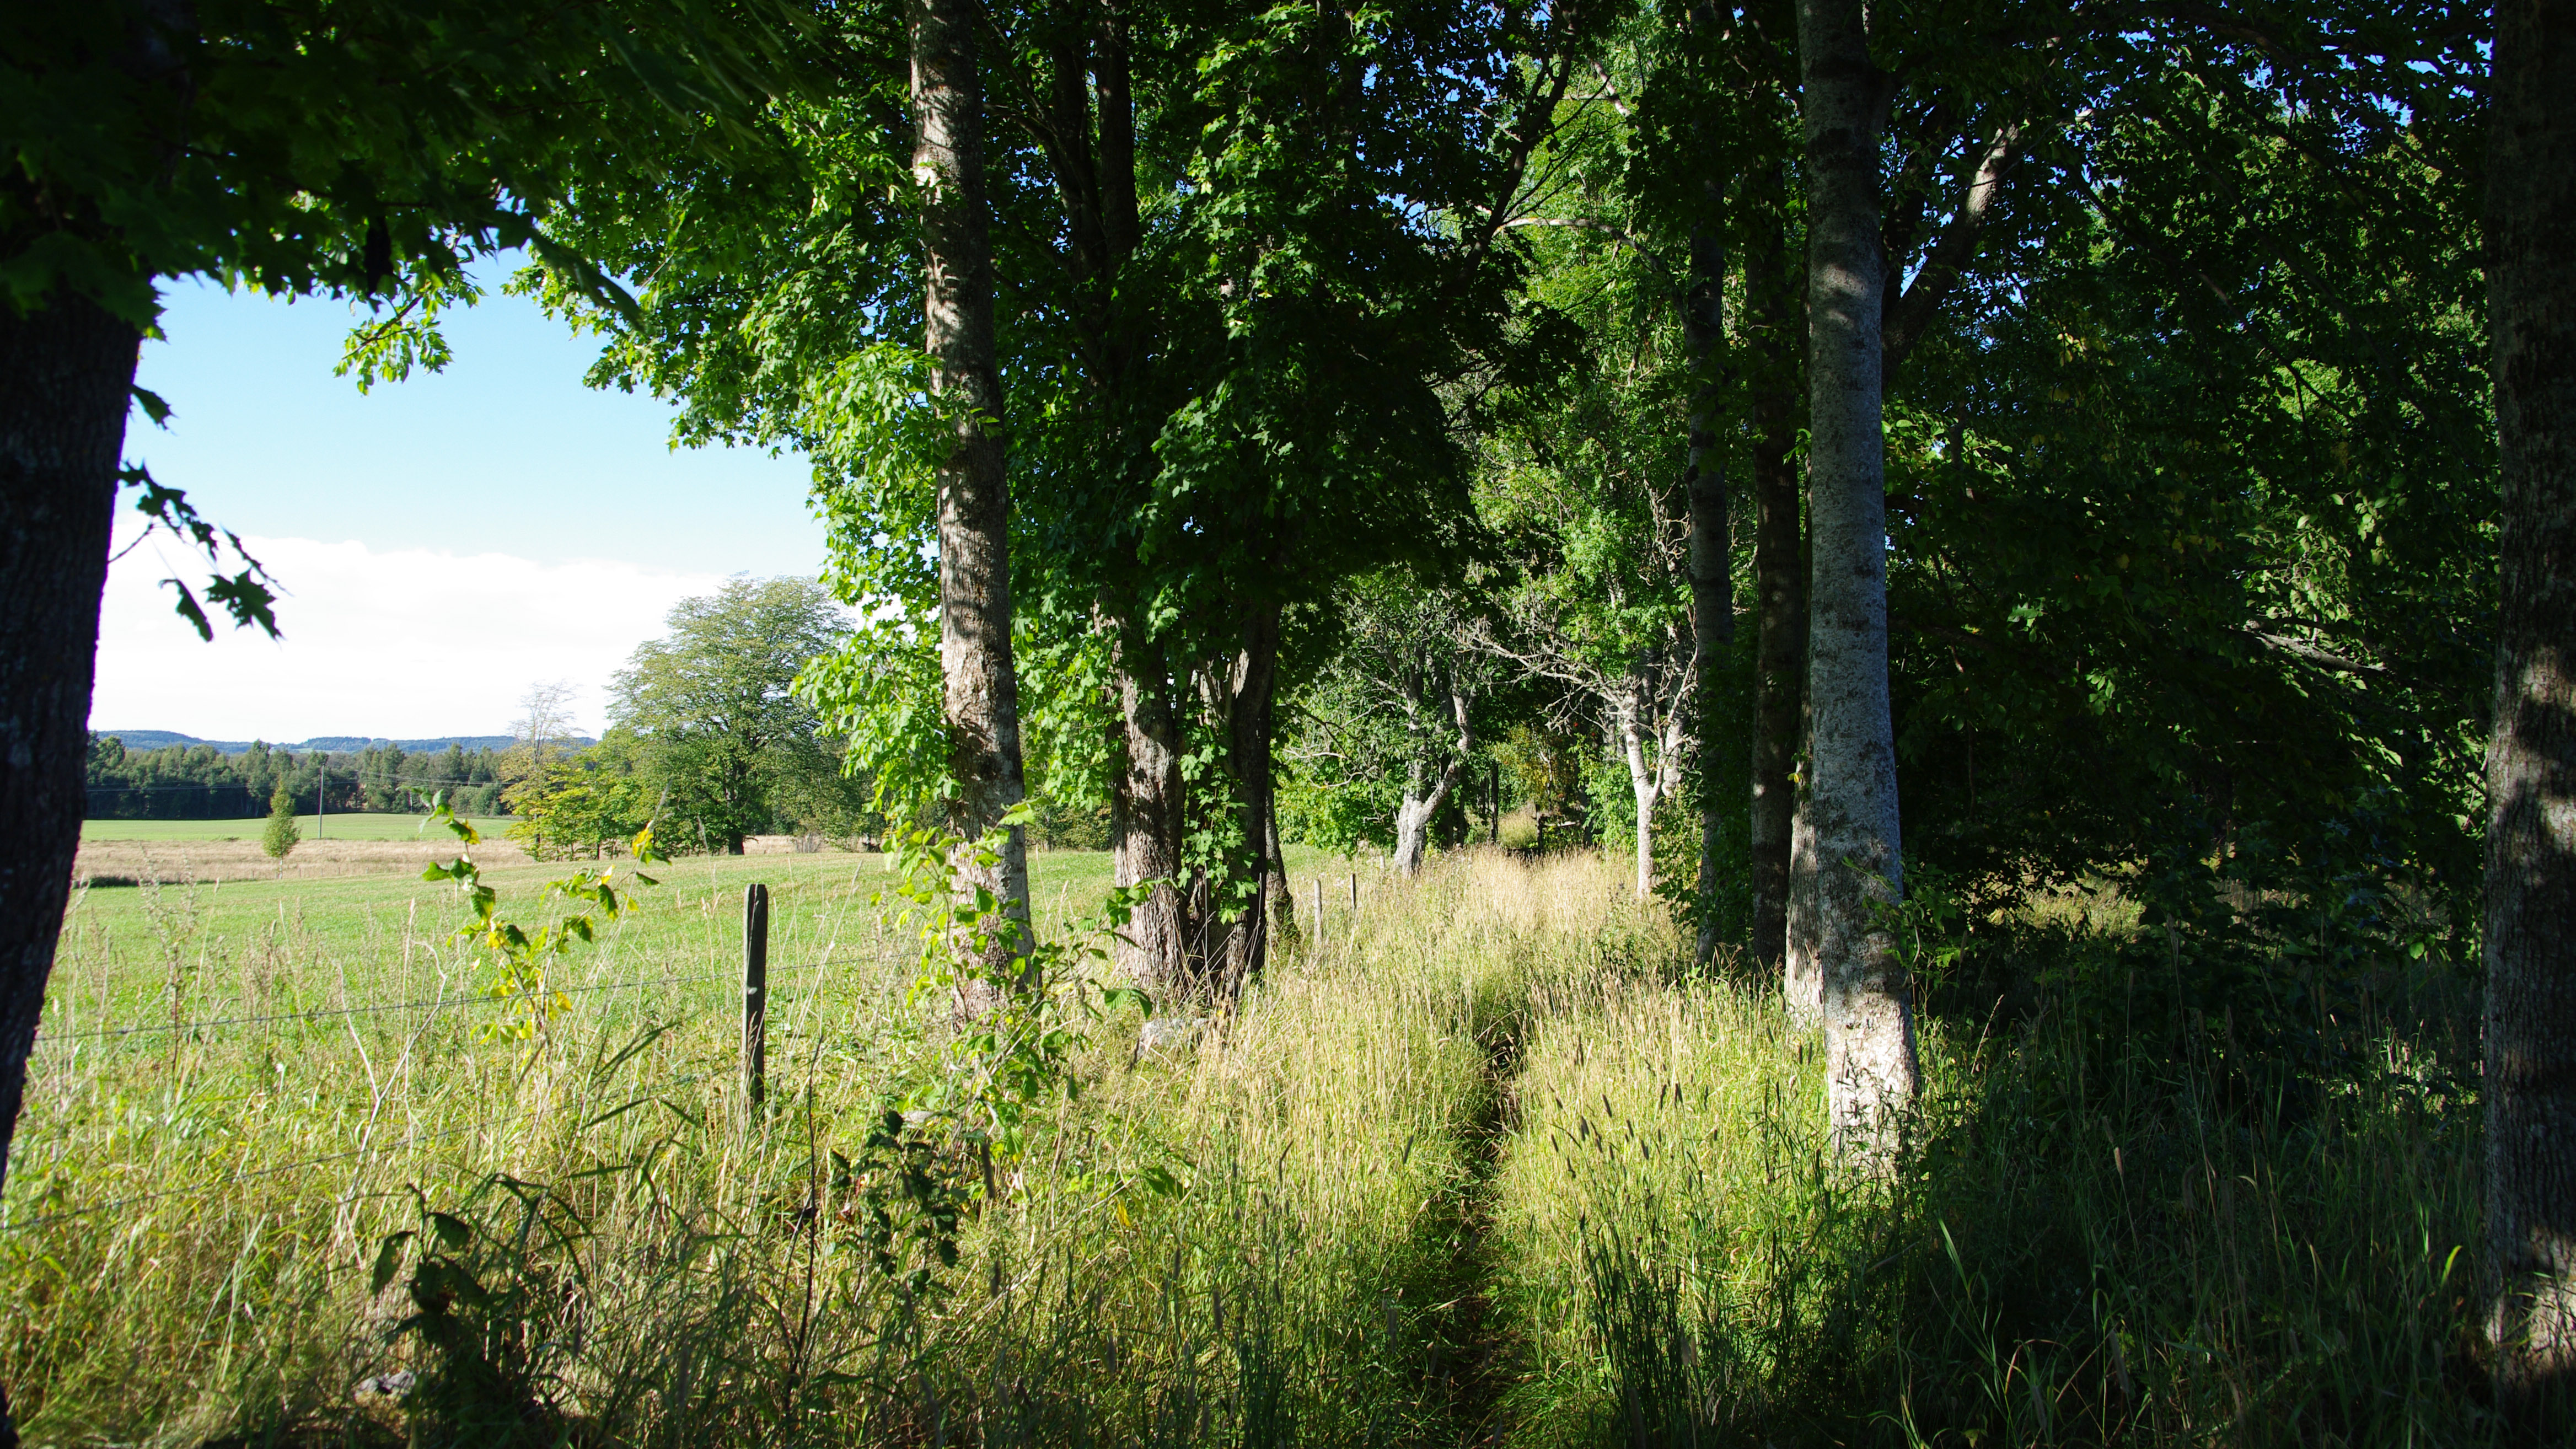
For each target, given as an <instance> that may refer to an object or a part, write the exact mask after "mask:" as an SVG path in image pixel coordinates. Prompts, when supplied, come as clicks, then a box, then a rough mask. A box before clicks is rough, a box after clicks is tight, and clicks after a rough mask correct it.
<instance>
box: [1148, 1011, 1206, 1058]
mask: <svg viewBox="0 0 2576 1449" xmlns="http://www.w3.org/2000/svg"><path fill="white" fill-rule="evenodd" d="M1207 1029H1208V1018H1206V1017H1204V1016H1156V1017H1148V1018H1147V1019H1146V1021H1145V1026H1144V1029H1143V1030H1141V1031H1139V1032H1137V1033H1136V1055H1137V1056H1139V1057H1143V1056H1146V1055H1148V1054H1151V1055H1155V1056H1181V1055H1184V1054H1186V1053H1188V1052H1190V1051H1191V1050H1193V1049H1195V1048H1196V1047H1197V1046H1198V1044H1199V1036H1200V1034H1201V1033H1203V1032H1205V1031H1206V1030H1207Z"/></svg>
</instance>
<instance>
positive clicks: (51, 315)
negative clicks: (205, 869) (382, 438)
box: [0, 300, 141, 1423]
mask: <svg viewBox="0 0 2576 1449" xmlns="http://www.w3.org/2000/svg"><path fill="white" fill-rule="evenodd" d="M140 341H141V339H140V337H139V336H138V335H137V333H136V331H135V329H134V328H133V327H132V326H131V325H129V324H127V323H124V322H120V321H118V320H117V319H116V318H114V317H112V316H110V315H108V314H107V313H106V312H105V311H103V310H101V309H100V308H99V307H97V306H96V305H95V304H93V303H90V302H87V301H79V300H57V301H55V302H54V303H53V304H52V305H51V306H48V307H46V308H45V309H44V310H42V311H40V312H36V313H33V314H32V315H29V316H25V317H21V316H18V315H17V314H16V313H15V312H14V311H13V310H12V309H10V308H9V307H8V306H7V305H6V304H0V619H6V620H7V621H8V628H7V629H6V630H5V631H0V841H5V842H7V847H6V849H5V850H0V933H5V934H6V936H7V940H6V942H5V943H0V1191H5V1190H6V1187H7V1181H8V1179H7V1171H8V1156H9V1148H10V1143H11V1140H12V1139H13V1138H14V1137H15V1136H16V1132H17V1125H18V1109H19V1106H20V1104H21V1102H22V1101H23V1099H24V1097H25V1093H26V1086H27V1054H28V1052H29V1051H31V1050H33V1048H34V1046H35V1040H36V1019H37V1017H38V1015H39V1014H40V1013H41V1012H42V1011H43V1010H44V1005H45V982H46V979H47V978H48V977H50V976H51V975H52V974H53V969H54V939H55V937H57V936H59V935H60V934H61V933H62V928H63V906H64V903H65V901H66V900H67V899H68V897H69V895H70V891H71V878H72V858H73V856H74V855H75V854H76V853H77V852H78V851H79V849H80V827H81V820H82V818H83V817H84V816H85V815H87V814H88V813H89V812H88V799H87V792H86V791H85V790H84V789H83V784H84V780H83V771H84V769H85V767H86V762H87V761H88V759H89V694H90V681H91V677H92V674H93V671H94V668H95V665H96V662H97V657H98V608H99V596H100V594H101V593H102V592H103V591H104V589H105V588H106V586H107V544H108V535H109V532H110V528H111V520H112V518H113V515H114V513H115V509H116V489H117V482H116V468H117V455H118V453H119V451H120V450H121V449H122V448H123V446H124V442H125V409H126V399H127V395H128V393H129V390H130V389H131V388H132V387H133V385H134V360H135V352H136V348H137V347H138V345H139V344H140ZM0 1423H5V1420H0Z"/></svg>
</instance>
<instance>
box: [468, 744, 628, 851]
mask: <svg viewBox="0 0 2576 1449" xmlns="http://www.w3.org/2000/svg"><path fill="white" fill-rule="evenodd" d="M598 753H599V752H597V751H589V752H585V753H584V754H583V755H581V756H579V757H577V758H575V759H573V760H571V761H569V762H566V763H564V764H560V765H556V766H554V767H552V768H550V769H548V770H547V771H545V773H543V774H541V775H538V776H536V777H534V778H532V779H528V780H524V781H521V782H520V783H519V784H517V785H514V786H512V787H510V789H509V790H508V791H507V792H506V793H505V794H504V795H503V796H502V799H503V800H504V801H506V802H507V803H508V805H509V807H510V815H511V820H510V829H509V836H510V838H511V839H512V840H515V841H517V842H518V843H519V845H520V847H521V848H522V849H524V850H526V851H527V852H528V856H529V858H530V859H532V860H570V859H572V858H573V857H575V856H579V855H588V856H592V857H594V858H595V857H597V856H599V855H602V854H604V853H606V852H607V851H608V850H609V849H611V848H612V847H614V846H615V845H618V844H620V843H622V842H624V841H625V840H626V838H627V837H629V836H632V835H634V834H636V833H637V832H639V831H641V830H643V829H644V828H645V827H646V826H647V825H649V824H651V823H652V812H653V800H652V798H651V797H650V796H649V795H647V794H646V793H645V784H644V782H643V781H642V780H640V779H638V778H636V777H635V776H633V775H619V774H612V773H610V771H609V769H608V767H607V765H606V764H605V762H603V761H602V760H600V759H598V758H596V756H597V754H598Z"/></svg>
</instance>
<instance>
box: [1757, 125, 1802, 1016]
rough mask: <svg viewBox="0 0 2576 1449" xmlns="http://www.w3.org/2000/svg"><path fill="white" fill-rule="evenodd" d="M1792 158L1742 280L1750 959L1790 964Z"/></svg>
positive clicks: (1795, 711) (1797, 702)
mask: <svg viewBox="0 0 2576 1449" xmlns="http://www.w3.org/2000/svg"><path fill="white" fill-rule="evenodd" d="M1785 169H1786V168H1785V167H1782V166H1771V167H1766V168H1764V170H1763V171H1762V172H1761V173H1760V174H1759V175H1758V176H1756V177H1755V178H1753V180H1752V186H1751V193H1750V197H1749V203H1750V204H1749V205H1748V207H1747V213H1748V217H1749V220H1750V222H1751V225H1750V227H1749V228H1748V230H1749V233H1750V245H1749V246H1748V247H1747V249H1746V253H1745V267H1744V290H1745V295H1746V302H1747V304H1748V309H1749V310H1750V311H1751V312H1752V313H1753V316H1754V319H1755V320H1754V329H1753V330H1754V334H1755V345H1754V347H1753V348H1752V352H1753V356H1754V358H1755V359H1756V362H1757V365H1758V367H1759V368H1760V372H1759V375H1758V376H1757V378H1756V379H1755V382H1754V386H1753V398H1752V403H1753V409H1752V410H1753V588H1754V597H1755V601H1756V602H1755V606H1754V607H1755V609H1756V611H1757V612H1756V622H1755V630H1756V638H1755V641H1754V673H1753V807H1752V822H1751V825H1752V836H1753V841H1752V850H1751V856H1752V868H1753V959H1754V961H1755V962H1756V963H1758V964H1760V965H1762V966H1764V967H1769V968H1773V969H1780V970H1783V971H1785V970H1786V967H1787V963H1788V958H1789V837H1790V828H1791V826H1792V824H1793V823H1794V821H1795V820H1796V818H1797V807H1798V802H1797V796H1796V792H1795V787H1794V785H1793V784H1792V782H1791V780H1790V772H1791V768H1792V766H1794V764H1795V763H1796V761H1797V757H1798V741H1799V738H1800V735H1801V732H1802V731H1801V725H1800V716H1801V712H1802V708H1803V701H1804V699H1805V697H1806V668H1807V586H1806V581H1805V579H1804V577H1803V574H1804V570H1805V560H1804V558H1803V557H1802V550H1801V542H1800V533H1801V530H1800V526H1799V500H1798V469H1797V466H1796V465H1795V464H1794V463H1793V462H1791V460H1790V455H1791V453H1792V452H1793V451H1794V450H1795V448H1796V447H1797V441H1798V401H1799V398H1798V390H1797V389H1798V374H1799V367H1798V356H1799V351H1800V347H1799V337H1800V334H1801V332H1802V330H1803V329H1802V328H1801V326H1800V318H1799V315H1798V295H1797V283H1796V277H1795V274H1794V272H1793V271H1792V270H1791V267H1790V262H1789V237H1788V229H1789V196H1788V181H1787V179H1786V176H1785V175H1784V172H1785ZM1783 985H1784V988H1785V990H1786V993H1787V1000H1788V1002H1789V1007H1790V1010H1791V1012H1792V1014H1794V1015H1798V1016H1800V1017H1801V1018H1803V1019H1808V1020H1812V1019H1813V1018H1814V1017H1815V1014H1816V1012H1817V1009H1818V1007H1817V993H1816V989H1815V977H1814V973H1813V972H1805V973H1801V974H1800V976H1798V977H1797V978H1794V979H1792V978H1787V977H1785V976H1784V980H1783Z"/></svg>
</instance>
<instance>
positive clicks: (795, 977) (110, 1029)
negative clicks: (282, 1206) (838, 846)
mask: <svg viewBox="0 0 2576 1449" xmlns="http://www.w3.org/2000/svg"><path fill="white" fill-rule="evenodd" d="M767 899H768V897H767V887H766V886H763V885H753V886H751V887H749V888H748V889H747V890H746V892H745V917H746V919H745V924H746V931H745V933H744V937H743V942H742V944H743V948H744V960H743V963H742V966H741V968H740V970H739V971H738V972H737V971H721V970H718V971H686V972H666V973H663V974H661V975H655V976H634V977H624V978H620V979H617V980H611V981H585V982H581V983H579V984H575V985H567V986H561V987H549V988H547V989H546V991H545V995H546V996H548V997H552V996H557V995H560V996H563V997H606V996H608V995H609V994H611V993H616V992H622V991H639V992H640V991H644V990H648V989H652V988H661V987H672V986H719V987H731V988H734V991H731V992H722V993H717V994H714V995H712V996H710V997H706V998H701V999H700V1001H699V1002H698V1003H697V1004H696V1005H695V1006H694V1008H693V1009H690V1010H687V1011H684V1012H682V1013H680V1014H678V1015H676V1016H673V1017H672V1018H671V1019H670V1020H669V1021H667V1022H664V1023H661V1025H662V1026H663V1027H664V1028H665V1029H669V1028H675V1027H678V1026H682V1025H688V1024H695V1023H702V1022H704V1021H706V1020H707V1019H709V1018H711V1017H714V1016H716V1015H718V1014H719V1013H720V1012H721V1011H722V1010H723V1008H724V1006H725V1005H726V1004H727V1003H728V1002H729V1001H731V1000H732V999H733V996H734V994H735V993H736V992H738V993H739V997H740V1005H741V1012H742V1024H743V1035H742V1038H741V1040H740V1041H739V1043H738V1044H737V1046H738V1062H739V1066H738V1068H721V1067H708V1066H705V1065H703V1063H702V1064H701V1065H700V1066H699V1067H698V1068H697V1069H694V1070H691V1071H687V1072H684V1073H681V1074H678V1075H676V1076H673V1077H670V1078H667V1079H665V1080H663V1081H661V1082H659V1083H657V1084H655V1085H654V1086H652V1087H650V1088H647V1089H644V1090H642V1091H640V1092H637V1093H636V1094H634V1095H633V1096H631V1097H629V1098H628V1099H626V1100H625V1101H624V1102H622V1103H619V1104H617V1105H615V1106H613V1107H609V1108H607V1109H606V1110H604V1111H600V1112H597V1113H593V1114H591V1115H590V1116H589V1117H588V1118H587V1120H586V1121H585V1122H584V1124H583V1125H584V1126H589V1125H595V1124H596V1123H598V1122H602V1121H606V1120H608V1119H609V1118H612V1117H615V1116H617V1115H620V1114H622V1113H624V1112H626V1111H629V1110H632V1109H633V1108H635V1107H638V1106H641V1105H643V1104H646V1103H649V1102H651V1101H654V1100H656V1099H657V1098H663V1097H665V1096H666V1095H667V1094H668V1093H670V1092H673V1091H677V1090H680V1089H683V1088H685V1087H689V1086H693V1085H697V1084H700V1083H704V1082H707V1081H710V1080H715V1079H718V1078H731V1077H734V1076H736V1075H738V1074H739V1075H740V1076H741V1077H742V1083H741V1085H742V1090H743V1091H744V1093H745V1096H746V1099H747V1101H748V1102H749V1103H750V1104H752V1105H753V1107H754V1110H756V1106H757V1103H758V1101H759V1099H760V1097H761V1096H762V1094H763V1093H764V1091H765V1082H764V1080H763V1065H764V1062H765V1058H766V1054H767V1053H766V1045H767V1044H766V1036H767V1027H768V1019H769V1015H770V1013H771V1011H772V1010H774V1009H778V1008H787V1007H798V1006H810V1005H813V1004H815V1003H817V1002H819V1001H821V1000H822V999H823V998H824V997H825V996H826V995H827V993H826V992H825V991H824V990H823V989H822V981H821V975H820V973H822V972H825V971H827V970H830V969H832V968H835V967H842V966H850V965H856V964H858V959H859V957H860V956H862V955H863V954H875V955H878V956H880V957H881V958H882V957H883V956H884V954H885V952H886V948H893V949H894V950H897V951H899V950H900V949H901V948H900V946H899V945H898V944H897V943H898V942H899V941H900V935H901V933H900V932H896V933H893V938H892V939H888V938H887V936H886V935H884V934H880V935H879V937H878V939H879V941H880V943H881V945H880V949H879V950H878V951H877V952H874V953H868V952H851V953H847V954H840V953H837V952H836V950H835V946H832V945H827V946H826V947H825V948H824V954H823V956H822V958H821V959H817V960H809V961H803V962H793V963H787V964H783V965H779V966H776V967H773V966H771V965H769V963H768V961H767V931H766V917H767ZM755 901H756V902H757V907H756V908H757V910H758V913H759V917H760V922H761V925H760V929H759V930H758V931H756V932H755V931H753V930H751V929H749V927H750V924H751V916H752V912H753V910H754V909H755V907H754V902H755ZM836 944H837V943H836ZM776 978H786V979H787V982H788V984H787V985H785V986H783V987H782V986H778V985H773V984H772V981H773V980H774V979H776ZM529 1001H530V997H529V996H527V995H522V994H497V993H494V992H492V991H488V990H485V991H455V992H451V991H446V990H441V991H440V992H439V993H438V994H436V995H429V996H408V997H404V998H401V999H395V1000H361V1001H357V1002H351V1003H348V1004H345V1005H341V1006H336V1007H330V1008H320V1009H312V1010H297V1011H263V1012H240V1013H235V1014H231V1015H219V1016H208V1017H200V1018H192V1019H183V1020H170V1021H128V1022H123V1023H118V1024H113V1025H101V1026H90V1027H77V1028H74V1029H71V1030H67V1031H45V1030H43V1029H42V1028H41V1027H40V1028H39V1030H38V1033H37V1036H36V1039H35V1042H34V1044H33V1045H34V1052H35V1053H36V1054H39V1055H41V1054H47V1053H48V1052H50V1051H66V1050H67V1051H73V1052H79V1051H82V1050H83V1049H85V1048H88V1047H91V1046H101V1045H107V1044H112V1043H117V1042H123V1041H134V1040H145V1039H152V1038H165V1037H174V1036H187V1037H203V1036H206V1035H209V1034H213V1033H217V1032H222V1031H226V1030H231V1029H238V1028H252V1027H262V1028H268V1029H269V1030H271V1031H278V1030H281V1029H284V1028H289V1027H293V1026H299V1025H309V1024H315V1023H323V1022H335V1021H356V1020H359V1019H364V1018H384V1017H391V1016H398V1015H401V1014H404V1013H413V1012H428V1013H444V1012H449V1011H454V1012H459V1013H479V1012H482V1011H487V1010H490V1009H493V1008H506V1007H517V1008H520V1009H525V1008H526V1007H527V1006H528V1005H529ZM656 1004H657V1005H659V1006H664V1007H669V1006H677V1005H679V1004H680V1003H679V1002H676V1001H671V1000H664V1001H661V1002H658V1003H656ZM800 1015H801V1013H800ZM802 1025H810V1023H802ZM422 1029H423V1030H426V1029H427V1026H426V1024H424V1026H423V1028H422ZM618 1060H619V1061H621V1062H622V1061H623V1057H620V1058H619V1059H618ZM612 1065H614V1064H612ZM526 1111H527V1109H526V1108H524V1107H513V1108H511V1109H509V1110H506V1111H501V1112H495V1113H489V1114H485V1115H483V1116H480V1117H477V1118H476V1119H474V1120H472V1121H469V1122H464V1123H456V1124H451V1125H448V1126H444V1127H439V1128H436V1129H434V1130H427V1131H418V1130H415V1131H412V1132H407V1133H405V1134H404V1135H403V1136H402V1137H401V1138H400V1139H399V1140H389V1141H387V1142H384V1143H363V1144H361V1145H359V1146H357V1147H353V1148H348V1149H344V1150H340V1151H335V1152H328V1153H318V1154H314V1155H311V1156H307V1157H303V1158H299V1159H297V1160H295V1161H292V1162H286V1163H281V1164H276V1165H273V1166H267V1167H261V1168H257V1169H252V1170H246V1171H241V1172H235V1173H230V1174H227V1175H225V1176H222V1177H219V1178H216V1179H214V1180H212V1181H208V1182H202V1183H194V1184H189V1185H185V1186H179V1187H171V1188H164V1189H157V1190H154V1191H151V1192H144V1193H133V1194H127V1195H125V1196H121V1197H116V1198H112V1199H108V1200H106V1201H101V1202H95V1203H89V1204H85V1205H81V1206H77V1207H68V1208H57V1209H55V1210H53V1211H49V1212H43V1213H39V1214H38V1215H36V1216H33V1217H16V1216H15V1215H14V1214H13V1215H10V1216H9V1217H7V1218H0V1233H8V1234H13V1235H14V1234H22V1233H27V1232H33V1231H36V1230H38V1229H41V1228H45V1227H49V1226H52V1225H56V1224H60V1223H64V1222H68V1221H71V1220H74V1219H78V1218H86V1217H92V1216H96V1215H99V1214H102V1213H111V1212H116V1211H120V1210H123V1209H127V1208H133V1207H138V1206H143V1205H147V1204H150V1203H154V1202H160V1201H164V1200H168V1199H173V1198H184V1197H199V1198H204V1197H210V1196H213V1195H214V1194H217V1193H220V1192H222V1191H224V1190H225V1189H227V1188H230V1187H234V1186H237V1185H239V1184H242V1183H247V1182H253V1181H257V1180H261V1179H266V1178H274V1177H281V1176H285V1175H288V1174H291V1173H295V1172H301V1171H307V1170H310V1169H313V1168H317V1167H326V1166H330V1165H333V1164H338V1163H349V1162H354V1161H360V1160H362V1159H377V1158H391V1157H398V1156H401V1155H405V1154H408V1153H410V1152H412V1151H413V1150H414V1149H416V1148H417V1147H420V1146H423V1145H426V1144H430V1143H434V1142H437V1141H440V1140H443V1139H448V1138H454V1137H459V1136H464V1135H467V1134H471V1133H475V1132H479V1131H482V1130H484V1129H487V1128H491V1127H495V1126H499V1125H501V1124H504V1123H507V1122H509V1121H511V1120H513V1119H514V1118H517V1117H520V1116H523V1115H525V1113H526ZM11 1185H12V1186H13V1187H15V1186H16V1185H17V1181H16V1178H15V1175H14V1174H13V1181H12V1183H11ZM13 1195H14V1194H13ZM337 1200H338V1197H336V1196H335V1198H334V1201H337ZM0 1211H5V1208H0Z"/></svg>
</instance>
